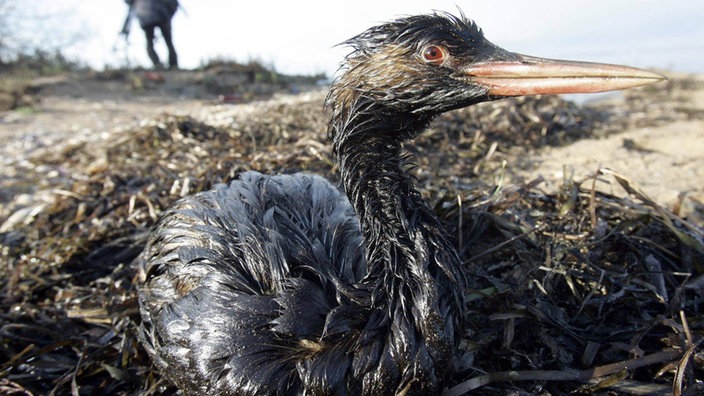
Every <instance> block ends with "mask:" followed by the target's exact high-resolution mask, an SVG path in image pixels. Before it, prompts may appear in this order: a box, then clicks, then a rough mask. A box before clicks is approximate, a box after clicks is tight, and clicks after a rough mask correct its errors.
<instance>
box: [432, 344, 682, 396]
mask: <svg viewBox="0 0 704 396" xmlns="http://www.w3.org/2000/svg"><path fill="white" fill-rule="evenodd" d="M681 355H682V351H679V350H676V349H665V350H663V351H660V352H656V353H653V354H650V355H645V356H642V357H640V358H636V359H629V360H624V361H621V362H616V363H611V364H606V365H604V366H598V367H595V368H592V369H587V370H563V371H556V370H518V371H499V372H495V373H488V374H484V375H480V376H478V377H474V378H471V379H469V380H467V381H465V382H462V383H460V384H458V385H455V386H454V387H452V388H450V389H446V390H445V392H443V395H444V396H460V395H463V394H465V393H467V392H469V391H472V390H474V389H477V388H480V387H482V386H485V385H488V384H490V383H492V382H507V381H511V382H513V381H579V382H587V381H589V380H591V379H594V378H598V377H603V376H605V375H609V374H613V373H616V372H618V371H620V370H634V369H637V368H639V367H644V366H649V365H651V364H655V363H660V362H665V361H668V360H672V359H675V358H678V357H680V356H681Z"/></svg>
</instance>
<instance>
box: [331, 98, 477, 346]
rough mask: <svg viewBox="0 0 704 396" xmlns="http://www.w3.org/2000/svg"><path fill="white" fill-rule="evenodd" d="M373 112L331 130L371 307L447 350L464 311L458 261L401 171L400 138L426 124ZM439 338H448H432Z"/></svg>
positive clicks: (462, 285)
mask: <svg viewBox="0 0 704 396" xmlns="http://www.w3.org/2000/svg"><path fill="white" fill-rule="evenodd" d="M372 113H373V114H372ZM374 114H376V115H377V116H378V114H383V112H379V111H376V112H370V114H364V115H363V116H359V115H356V116H352V117H346V119H347V120H348V121H349V120H350V119H351V120H353V121H354V120H355V118H356V119H357V120H360V121H359V122H339V123H338V124H336V125H335V124H331V128H333V129H334V130H333V132H332V135H333V146H334V151H335V154H336V155H337V160H338V163H339V166H340V173H341V177H342V181H343V184H344V188H345V191H346V193H347V195H348V197H349V199H350V202H351V203H352V205H353V207H354V209H355V211H356V213H357V214H358V216H359V218H360V221H361V227H362V234H363V236H364V240H365V245H366V258H367V265H368V275H367V277H366V278H365V280H364V282H365V284H366V286H368V287H369V288H370V289H371V290H372V293H371V302H370V304H371V307H372V308H373V309H379V310H385V311H386V312H387V313H388V315H386V316H385V317H387V318H389V319H390V320H391V321H396V320H406V321H407V322H408V323H409V324H410V325H412V326H415V331H416V332H419V333H421V334H424V336H425V337H426V342H430V341H428V340H427V339H428V337H430V338H432V337H436V338H434V340H435V341H437V342H438V344H444V345H445V347H451V344H452V342H453V341H454V334H453V328H454V327H455V325H456V324H457V321H458V320H459V316H461V310H462V306H463V292H464V279H463V275H462V271H461V270H460V260H459V257H458V255H457V253H456V251H455V249H454V248H453V246H452V244H451V243H450V242H449V239H448V237H447V235H446V233H445V231H444V230H443V227H442V226H441V224H440V222H439V220H438V219H437V218H436V216H435V215H434V212H433V211H432V209H431V208H430V206H429V205H428V203H427V202H425V200H424V199H423V198H422V197H421V194H420V192H419V191H418V190H417V189H416V187H415V186H414V183H413V177H412V176H410V175H408V174H407V172H406V171H405V168H407V165H406V164H405V161H404V155H403V152H402V147H401V143H400V140H401V139H400V136H409V134H410V135H414V134H415V133H416V132H419V131H412V130H411V131H409V130H408V128H420V129H422V128H424V127H425V125H426V124H427V120H409V119H407V118H406V119H405V121H404V122H402V123H398V122H394V119H397V118H399V117H389V118H390V119H383V118H376V119H375V116H374ZM361 120H363V121H361ZM338 121H339V120H338ZM334 122H335V120H334V119H333V123H334ZM335 128H336V129H335ZM404 128H405V129H404ZM399 318H401V319H399ZM438 334H442V337H445V339H442V340H440V339H437V337H438ZM431 341H432V340H431ZM438 348H440V345H438ZM440 349H442V348H440Z"/></svg>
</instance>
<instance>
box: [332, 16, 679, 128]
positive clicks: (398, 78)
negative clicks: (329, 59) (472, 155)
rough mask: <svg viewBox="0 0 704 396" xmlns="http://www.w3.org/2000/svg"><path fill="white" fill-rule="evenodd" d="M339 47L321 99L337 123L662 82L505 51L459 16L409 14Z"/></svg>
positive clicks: (424, 115) (422, 117) (640, 73)
mask: <svg viewBox="0 0 704 396" xmlns="http://www.w3.org/2000/svg"><path fill="white" fill-rule="evenodd" d="M343 44H348V45H350V46H351V47H352V49H353V51H352V52H351V53H350V54H349V55H348V56H347V58H346V59H345V62H344V63H343V65H342V67H341V69H340V74H339V78H338V79H337V80H336V82H335V84H334V85H333V87H332V89H331V91H330V94H329V95H328V104H329V105H330V106H331V107H332V109H333V112H334V114H335V115H337V116H338V118H339V117H343V118H344V117H346V116H350V115H352V114H351V113H355V112H359V111H362V112H364V111H365V110H366V111H367V112H368V114H369V113H377V114H386V115H388V116H389V117H398V118H400V119H403V118H406V119H414V118H417V119H418V120H419V121H421V122H427V120H429V119H432V117H434V116H435V115H438V114H440V113H442V112H445V111H448V110H452V109H456V108H460V107H465V106H468V105H471V104H474V103H478V102H482V101H487V100H493V99H499V98H503V97H509V96H521V95H537V94H561V93H583V92H602V91H610V90H617V89H624V88H629V87H635V86H638V85H644V84H649V83H651V82H655V81H659V80H662V79H664V78H665V77H664V76H661V75H659V74H656V73H652V72H649V71H645V70H640V69H635V68H631V67H626V66H616V65H608V64H598V63H588V62H574V61H560V60H551V59H543V58H536V57H529V56H525V55H520V54H516V53H512V52H509V51H506V50H504V49H502V48H500V47H498V46H496V45H494V44H492V43H491V42H490V41H488V40H487V39H486V38H485V37H484V34H483V33H482V31H481V29H480V28H479V27H478V26H477V25H476V24H475V23H474V22H472V21H471V20H469V19H467V18H466V17H465V16H464V15H461V16H459V17H457V16H454V15H450V14H445V13H434V14H429V15H419V16H409V17H405V18H402V19H398V20H396V21H394V22H390V23H386V24H383V25H379V26H376V27H372V28H370V29H368V30H367V31H365V32H363V33H361V34H359V35H357V36H356V37H353V38H352V39H350V40H348V41H346V42H345V43H343ZM332 132H333V133H334V132H335V131H332Z"/></svg>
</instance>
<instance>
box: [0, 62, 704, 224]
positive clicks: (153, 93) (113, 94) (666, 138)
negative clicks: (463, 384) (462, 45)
mask: <svg viewBox="0 0 704 396" xmlns="http://www.w3.org/2000/svg"><path fill="white" fill-rule="evenodd" d="M180 76H181V75H178V74H172V75H170V76H169V78H170V80H171V81H172V84H176V85H178V84H179V81H180V80H179V78H180ZM699 80H700V81H701V80H704V76H699ZM39 83H40V84H41V85H42V89H41V91H40V102H39V104H38V105H37V106H35V108H34V109H32V110H25V111H17V110H15V111H9V112H4V113H0V136H2V139H3V142H4V143H3V145H2V146H1V147H0V156H1V157H2V158H0V175H3V176H5V177H6V176H7V175H12V173H13V164H16V163H17V161H22V159H23V158H27V156H28V155H30V154H32V153H36V152H37V150H46V149H50V150H51V149H53V148H55V147H59V146H61V145H65V144H71V143H76V142H78V141H96V140H102V139H105V138H107V137H108V136H110V134H115V133H120V131H124V130H128V129H130V128H135V127H137V126H139V125H140V123H141V122H144V121H145V120H150V119H154V118H156V117H158V116H159V115H160V114H162V113H170V114H183V115H190V116H192V117H195V118H199V119H204V118H210V117H212V116H213V114H215V113H217V111H218V106H223V105H222V104H220V102H218V100H217V97H215V96H214V95H210V96H209V95H207V94H205V93H203V92H196V91H193V90H190V91H189V90H186V89H180V91H179V89H176V88H174V87H173V86H171V87H169V86H168V84H166V85H157V86H155V87H152V89H146V90H145V89H141V90H140V89H137V90H135V89H134V87H133V86H128V85H127V84H125V83H124V81H110V80H106V81H99V80H96V79H81V78H77V77H76V76H61V77H56V78H53V79H51V80H47V81H40V82H39ZM687 95H689V96H691V103H689V105H690V106H691V107H692V108H693V109H695V110H696V111H702V112H704V90H694V91H693V92H691V93H687ZM320 97H321V100H322V94H321V95H320ZM272 100H281V98H278V99H277V98H276V97H275V98H274V99H272ZM610 100H612V101H615V103H614V105H618V103H617V102H618V100H622V99H618V98H616V99H610ZM227 106H228V107H229V108H232V107H233V105H227ZM236 106H238V107H241V110H242V111H249V110H251V109H252V108H253V107H256V106H257V104H256V103H252V104H240V105H236ZM230 111H231V110H230ZM645 116H646V117H647V114H646V115H645ZM693 118H695V119H694V120H691V121H688V120H682V121H676V122H673V123H669V124H666V125H662V126H655V127H645V128H637V129H630V130H624V131H622V132H620V133H617V134H612V135H610V136H609V137H608V138H604V139H583V140H579V141H577V142H575V143H573V144H570V145H567V146H563V147H545V148H542V149H540V150H538V151H536V152H534V153H533V154H531V156H532V158H531V159H530V161H528V162H529V163H532V164H533V165H532V166H528V167H527V168H525V169H520V168H513V167H511V166H510V163H509V167H508V169H507V175H508V176H509V182H519V181H520V180H530V179H534V178H535V177H536V176H542V177H544V178H545V180H546V181H545V183H544V185H543V188H544V189H546V190H548V191H554V190H555V189H557V188H559V187H560V186H561V185H562V182H563V180H564V179H565V177H572V178H573V179H575V180H580V179H586V178H588V177H589V176H590V175H593V174H594V173H595V171H596V170H597V169H599V168H610V169H613V170H615V171H617V172H619V173H621V174H623V175H625V176H626V177H628V178H629V179H631V180H632V181H633V182H635V183H636V184H637V185H638V186H640V187H641V189H642V190H643V191H644V192H645V193H646V194H648V195H649V196H650V197H652V198H653V199H654V200H655V201H656V202H658V203H660V204H664V205H666V206H667V207H670V208H673V207H675V205H676V202H678V200H679V201H680V202H681V203H682V204H683V207H685V209H683V210H684V211H685V212H687V211H692V210H701V203H702V202H704V122H702V121H701V117H693ZM204 121H206V122H208V120H204ZM566 173H567V174H566ZM598 187H599V188H601V189H603V190H606V191H610V192H614V193H616V194H617V195H625V192H623V190H618V188H617V187H616V185H615V184H614V183H605V182H600V183H598ZM682 194H684V195H682ZM678 197H679V198H678ZM696 207H699V208H700V209H696ZM683 214H686V213H683Z"/></svg>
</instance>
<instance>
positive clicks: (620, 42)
mask: <svg viewBox="0 0 704 396" xmlns="http://www.w3.org/2000/svg"><path fill="white" fill-rule="evenodd" d="M180 1H181V5H182V9H181V10H180V11H179V12H178V13H177V14H176V16H175V17H174V20H173V30H174V42H175V45H176V49H177V51H178V54H179V63H180V66H181V67H182V68H196V67H198V66H200V65H201V64H202V63H204V62H207V60H209V59H213V58H222V59H226V60H236V61H240V62H246V61H247V60H250V59H259V60H261V61H263V62H265V63H267V64H273V65H274V66H275V67H276V69H277V70H278V71H280V72H284V73H299V74H310V73H317V72H324V73H327V74H328V75H332V74H333V73H334V71H335V70H336V69H337V65H338V64H339V62H340V60H341V59H342V57H343V56H344V55H345V54H346V53H347V52H348V49H346V48H341V47H335V45H336V44H338V43H340V42H342V41H344V40H345V39H347V38H349V37H352V36H354V35H355V34H357V33H359V32H361V31H363V30H364V29H366V28H368V27H370V26H372V25H375V24H378V23H380V22H384V21H388V20H391V19H393V18H394V17H398V16H403V15H409V14H417V13H427V12H431V11H432V10H435V9H436V10H442V11H449V12H452V13H456V12H457V11H456V10H457V7H460V8H461V9H462V10H463V11H464V13H465V14H466V15H467V16H468V17H470V18H471V19H474V20H475V21H476V22H477V23H478V24H479V26H481V27H482V28H483V30H484V33H485V35H486V36H487V38H488V39H489V40H490V41H492V42H494V43H495V44H498V45H500V46H502V47H504V48H505V49H507V50H509V51H514V52H520V53H525V54H530V55H535V56H543V57H552V58H567V59H579V60H589V61H601V62H610V63H622V64H629V65H632V66H637V67H648V68H651V67H655V68H661V69H670V70H678V71H686V72H704V23H702V21H704V2H703V1H699V0H670V1H668V2H663V1H655V0H643V1H635V0H591V1H568V0H543V1H540V2H537V1H525V0H493V1H488V0H450V1H446V0H437V1H419V0H393V1H387V0H374V1H371V0H355V1H349V0H347V1H334V0H307V1H306V0H300V1H267V0H259V1H232V0H180ZM21 4H22V5H24V6H26V7H28V8H34V9H33V10H30V11H28V12H36V13H41V14H42V15H47V18H46V19H45V20H44V21H43V22H42V25H41V27H39V28H37V27H32V26H27V27H26V29H27V30H37V31H38V30H48V31H49V32H52V33H50V36H49V37H47V38H43V39H42V40H45V41H46V42H50V41H51V40H52V39H56V40H60V38H61V37H64V36H62V35H65V36H68V37H72V35H76V34H77V32H81V33H80V35H79V36H78V38H77V39H75V40H72V41H75V44H73V45H71V46H68V47H65V48H62V51H63V52H64V53H65V54H67V55H69V56H73V57H77V58H79V59H81V60H82V61H83V62H85V63H87V64H89V65H90V66H92V67H94V68H97V69H102V68H104V67H105V66H106V65H107V66H112V67H118V66H124V65H125V63H126V60H128V61H129V63H130V65H131V66H145V67H148V66H150V62H149V61H148V58H147V57H146V52H145V50H144V38H143V33H142V31H141V29H140V28H139V25H138V24H137V22H136V21H134V22H133V25H132V33H131V35H130V40H129V46H126V45H125V42H124V41H123V40H122V39H121V38H119V37H118V32H119V31H120V29H121V27H122V23H123V21H124V18H125V15H126V13H127V6H126V5H125V3H124V1H123V0H89V1H88V0H33V1H31V2H30V1H26V2H24V1H23V2H22V3H21ZM45 34H49V33H45ZM157 51H158V52H159V53H160V56H161V58H162V60H166V49H165V47H163V42H162V41H159V43H158V44H157Z"/></svg>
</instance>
